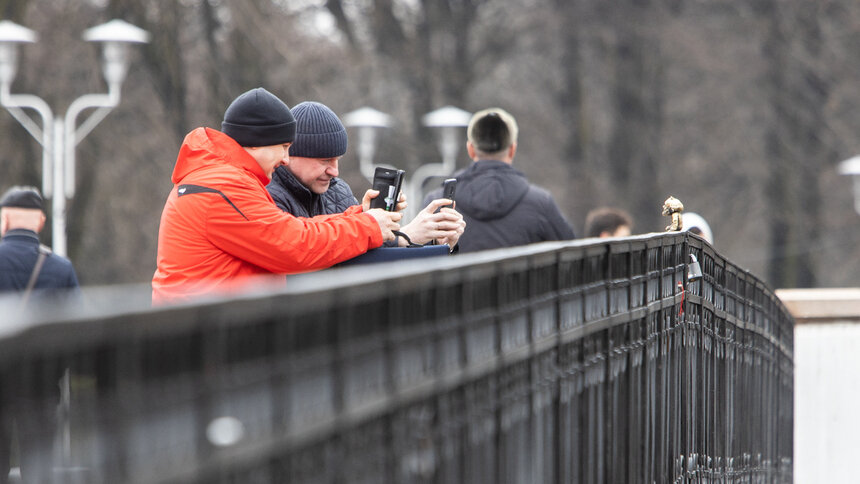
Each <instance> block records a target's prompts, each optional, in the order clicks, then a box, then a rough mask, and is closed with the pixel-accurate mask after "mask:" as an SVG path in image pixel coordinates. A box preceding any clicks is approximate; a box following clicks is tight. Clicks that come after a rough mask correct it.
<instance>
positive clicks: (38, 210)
mask: <svg viewBox="0 0 860 484" xmlns="http://www.w3.org/2000/svg"><path fill="white" fill-rule="evenodd" d="M44 225H45V213H44V212H43V211H42V196H41V195H40V194H39V191H38V190H37V189H36V188H34V187H27V186H15V187H12V188H10V189H9V190H7V191H6V193H5V194H4V195H3V198H2V199H0V235H2V236H3V239H2V242H0V292H6V291H20V292H23V291H27V290H28V283H30V280H31V278H33V280H32V285H31V287H30V288H29V290H31V291H40V292H41V291H44V290H53V291H66V290H72V291H77V290H79V285H78V277H77V274H75V269H74V267H73V266H72V263H71V262H70V261H69V260H68V259H66V258H65V257H61V256H59V255H57V254H53V253H51V252H50V250H49V249H48V248H47V247H44V246H41V245H40V244H39V232H41V231H42V227H44ZM40 254H42V255H43V257H41V259H43V260H42V262H39V260H40ZM37 264H38V265H39V269H38V270H35V268H36V266H37Z"/></svg>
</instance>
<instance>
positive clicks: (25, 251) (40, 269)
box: [0, 186, 80, 483]
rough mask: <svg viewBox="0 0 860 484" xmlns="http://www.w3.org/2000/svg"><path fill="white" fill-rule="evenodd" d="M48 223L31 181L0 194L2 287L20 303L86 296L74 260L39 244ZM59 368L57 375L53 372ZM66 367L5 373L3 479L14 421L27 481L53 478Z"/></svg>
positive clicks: (0, 439) (0, 418) (0, 441)
mask: <svg viewBox="0 0 860 484" xmlns="http://www.w3.org/2000/svg"><path fill="white" fill-rule="evenodd" d="M44 225H45V214H44V213H43V212H42V196H41V195H40V194H39V191H38V190H37V189H35V188H33V187H29V186H14V187H12V188H10V189H9V190H7V191H6V193H5V194H4V195H3V197H2V198H0V235H2V237H3V238H2V241H0V293H3V294H7V295H8V294H12V293H17V294H19V295H21V298H20V300H19V301H18V302H17V307H18V308H19V309H23V307H24V306H25V305H26V304H27V301H28V300H29V299H30V296H31V294H32V295H33V297H34V298H35V297H39V298H40V303H44V302H47V301H48V299H43V298H49V299H50V302H56V301H58V300H61V299H68V298H72V299H76V298H77V297H79V296H80V288H79V285H78V277H77V275H76V274H75V269H74V268H73V267H72V263H71V262H69V260H68V259H66V258H65V257H60V256H58V255H56V254H53V253H51V251H50V249H48V248H47V247H45V246H42V245H40V244H39V232H40V231H41V230H42V227H43V226H44ZM50 372H53V376H52V377H48V376H47V375H49V374H51V373H50ZM62 373H63V369H62V368H53V369H48V368H45V369H44V371H43V373H42V374H41V375H40V376H38V377H35V378H34V377H33V375H28V376H26V377H23V378H22V377H21V375H20V374H19V373H16V372H15V370H14V369H7V372H4V374H3V375H2V380H3V392H2V394H0V483H5V482H7V479H8V476H9V468H10V461H9V457H10V454H11V448H12V445H11V444H12V435H13V431H12V429H13V427H14V428H15V429H17V436H18V447H19V449H20V451H19V459H18V461H19V462H20V467H21V477H22V478H23V480H24V482H50V479H52V478H53V476H52V472H53V443H54V431H55V429H56V413H57V404H58V403H59V387H58V381H59V379H60V377H61V376H62Z"/></svg>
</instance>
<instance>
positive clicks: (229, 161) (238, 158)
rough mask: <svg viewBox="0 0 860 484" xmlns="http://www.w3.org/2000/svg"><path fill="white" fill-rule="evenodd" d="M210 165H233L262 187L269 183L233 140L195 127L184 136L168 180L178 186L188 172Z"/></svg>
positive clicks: (209, 130)
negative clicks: (249, 174)
mask: <svg viewBox="0 0 860 484" xmlns="http://www.w3.org/2000/svg"><path fill="white" fill-rule="evenodd" d="M212 165H230V166H234V167H236V168H240V169H242V170H245V171H248V172H250V173H251V174H252V175H254V176H255V177H256V178H257V179H258V180H260V183H262V184H263V186H266V185H267V184H268V183H269V177H267V176H266V173H265V172H263V169H262V168H260V164H259V163H257V160H255V159H254V157H252V156H251V155H249V154H248V152H247V151H245V149H244V148H242V147H241V146H239V143H237V142H236V141H235V140H233V138H231V137H229V136H227V135H226V134H224V133H222V132H220V131H217V130H214V129H212V128H197V129H195V130H194V131H192V132H190V133H188V134H187V135H186V136H185V140H184V141H183V142H182V147H181V148H180V149H179V156H177V158H176V166H175V167H174V168H173V176H172V177H171V180H172V181H173V183H175V184H176V183H179V182H180V181H181V180H182V179H183V178H185V176H186V175H188V174H189V173H191V172H192V171H195V170H197V169H199V168H202V167H206V166H212Z"/></svg>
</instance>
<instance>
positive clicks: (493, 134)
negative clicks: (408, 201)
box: [425, 108, 574, 252]
mask: <svg viewBox="0 0 860 484" xmlns="http://www.w3.org/2000/svg"><path fill="white" fill-rule="evenodd" d="M517 134H518V127H517V122H516V120H514V117H513V116H511V115H510V114H509V113H508V112H507V111H505V110H503V109H500V108H489V109H484V110H482V111H478V112H477V113H475V114H474V115H473V116H472V119H471V121H469V126H468V128H467V129H466V150H467V151H468V153H469V158H471V159H472V160H474V163H472V164H471V165H470V166H469V167H468V168H466V169H465V170H462V171H460V172H458V173H456V174H455V175H454V178H456V179H457V210H459V211H460V213H462V214H463V218H464V219H465V220H466V224H467V225H468V227H469V230H468V231H466V232H465V233H464V234H463V236H462V237H460V252H474V251H478V250H485V249H495V248H499V247H511V246H517V245H525V244H531V243H534V242H543V241H547V240H567V239H572V238H574V233H573V229H572V228H571V226H570V224H569V223H568V222H567V220H565V218H564V216H563V215H562V214H561V211H560V210H559V209H558V206H557V205H556V204H555V201H554V200H553V198H552V195H550V193H549V192H548V191H546V190H544V189H543V188H540V187H538V186H536V185H532V184H530V183H529V181H528V179H527V178H526V176H525V175H524V174H523V173H522V172H521V171H519V170H517V169H515V168H514V167H513V166H512V165H513V161H514V156H515V155H516V153H517ZM441 193H442V190H441V189H437V190H434V191H432V192H430V193H429V194H428V195H427V198H425V201H426V200H431V199H433V198H437V197H438V196H439V195H440V194H441Z"/></svg>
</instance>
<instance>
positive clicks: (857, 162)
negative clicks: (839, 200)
mask: <svg viewBox="0 0 860 484" xmlns="http://www.w3.org/2000/svg"><path fill="white" fill-rule="evenodd" d="M839 174H840V175H851V178H852V179H853V180H852V181H853V182H854V211H856V212H857V214H858V215H860V155H858V156H855V157H853V158H849V159H847V160H845V161H843V162H842V163H839Z"/></svg>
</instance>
